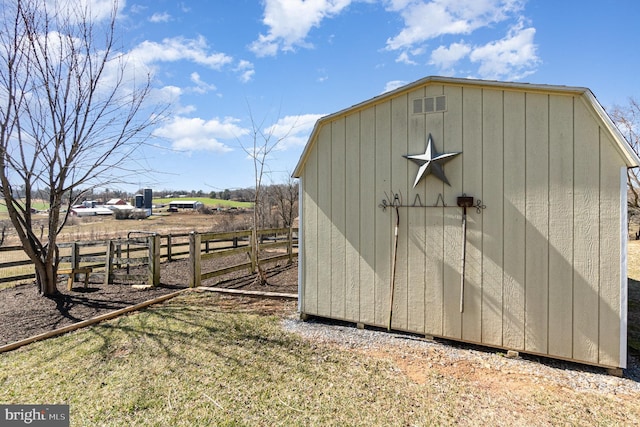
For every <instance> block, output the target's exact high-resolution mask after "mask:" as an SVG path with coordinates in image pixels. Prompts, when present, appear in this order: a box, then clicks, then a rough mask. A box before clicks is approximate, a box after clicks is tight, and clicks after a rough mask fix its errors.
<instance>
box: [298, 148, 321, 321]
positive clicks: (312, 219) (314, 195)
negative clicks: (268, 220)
mask: <svg viewBox="0 0 640 427" xmlns="http://www.w3.org/2000/svg"><path fill="white" fill-rule="evenodd" d="M317 147H318V144H316V145H315V147H314V149H313V150H311V153H309V158H308V159H307V162H306V163H305V166H304V176H303V182H304V192H303V195H302V196H303V197H304V200H303V202H302V209H303V213H302V221H303V224H302V233H303V236H302V242H303V244H304V258H303V260H302V262H303V274H304V277H303V280H304V294H303V299H302V312H303V313H308V314H317V313H318V244H319V238H318V151H317Z"/></svg>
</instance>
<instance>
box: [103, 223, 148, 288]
mask: <svg viewBox="0 0 640 427" xmlns="http://www.w3.org/2000/svg"><path fill="white" fill-rule="evenodd" d="M114 282H133V283H136V284H141V285H143V286H149V287H153V286H157V285H159V284H160V235H158V234H156V233H148V232H143V231H132V232H129V233H128V235H127V239H118V240H110V241H108V242H107V261H106V265H105V278H104V283H105V284H109V283H114Z"/></svg>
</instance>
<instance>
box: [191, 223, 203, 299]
mask: <svg viewBox="0 0 640 427" xmlns="http://www.w3.org/2000/svg"><path fill="white" fill-rule="evenodd" d="M200 246H201V238H200V234H198V233H196V232H195V231H192V232H191V233H189V266H190V270H191V271H190V273H191V274H190V276H191V277H190V278H189V286H191V287H192V288H197V287H198V286H200V283H201V279H202V275H201V266H200Z"/></svg>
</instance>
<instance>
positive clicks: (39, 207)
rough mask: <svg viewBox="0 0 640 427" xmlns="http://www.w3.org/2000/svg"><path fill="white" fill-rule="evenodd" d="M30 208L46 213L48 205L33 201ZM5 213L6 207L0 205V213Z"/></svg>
mask: <svg viewBox="0 0 640 427" xmlns="http://www.w3.org/2000/svg"><path fill="white" fill-rule="evenodd" d="M31 206H32V207H33V208H34V209H37V210H39V211H46V210H47V209H49V203H46V202H44V201H42V200H34V201H32V202H31ZM6 211H7V206H6V205H5V204H4V203H2V204H0V213H2V212H6Z"/></svg>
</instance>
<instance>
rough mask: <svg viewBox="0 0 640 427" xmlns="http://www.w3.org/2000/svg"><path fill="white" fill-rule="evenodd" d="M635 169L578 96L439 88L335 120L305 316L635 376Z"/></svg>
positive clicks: (306, 165) (395, 95) (307, 203)
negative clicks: (631, 311)
mask: <svg viewBox="0 0 640 427" xmlns="http://www.w3.org/2000/svg"><path fill="white" fill-rule="evenodd" d="M639 164H640V159H639V158H638V156H637V155H636V154H635V152H634V151H633V150H632V149H631V148H630V147H629V145H628V143H627V142H626V140H625V139H624V137H623V136H622V135H621V133H620V132H619V131H618V129H617V128H616V127H615V125H614V124H613V122H612V121H611V119H610V118H609V116H608V115H607V114H606V112H605V111H604V109H603V108H602V106H601V105H600V104H599V103H598V101H597V100H596V98H595V96H594V95H593V94H592V92H591V91H590V90H589V89H586V88H581V87H567V86H553V85H537V84H522V83H503V82H496V81H482V80H470V79H457V78H443V77H427V78H424V79H421V80H419V81H416V82H414V83H411V84H408V85H406V86H403V87H401V88H398V89H396V90H394V91H391V92H387V93H385V94H383V95H380V96H378V97H375V98H372V99H370V100H367V101H364V102H362V103H360V104H357V105H354V106H352V107H350V108H347V109H345V110H342V111H339V112H337V113H334V114H330V115H328V116H326V117H323V118H321V119H320V120H318V122H317V123H316V125H315V127H314V129H313V132H312V134H311V136H310V138H309V141H308V143H307V145H306V147H305V149H304V151H303V153H302V156H301V158H300V161H299V163H298V165H297V166H296V169H295V171H294V174H293V175H294V176H295V177H297V178H300V202H301V207H300V213H301V230H300V240H301V252H300V264H299V269H300V270H299V274H300V281H299V283H300V284H299V286H300V289H299V292H300V300H299V309H300V312H301V314H302V315H312V316H319V317H325V318H332V319H339V320H344V321H349V322H356V323H358V324H362V325H371V326H376V327H385V328H387V327H388V328H389V329H394V330H399V331H407V332H410V333H416V334H424V335H426V336H431V337H442V338H446V339H451V340H458V341H462V342H468V343H476V344H480V345H485V346H490V347H496V348H501V349H508V350H515V351H519V352H523V353H529V354H536V355H543V356H548V357H553V358H558V359H564V360H571V361H577V362H581V363H585V364H592V365H598V366H604V367H608V368H614V369H619V368H624V367H626V359H627V271H626V269H627V265H626V254H627V236H628V234H627V221H626V217H627V203H626V200H627V192H626V186H627V168H631V167H637V166H638V165H639ZM462 196H466V197H467V198H466V199H465V198H461V197H462ZM459 205H460V206H466V207H460V206H459ZM396 227H397V231H396ZM396 236H397V237H396Z"/></svg>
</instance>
